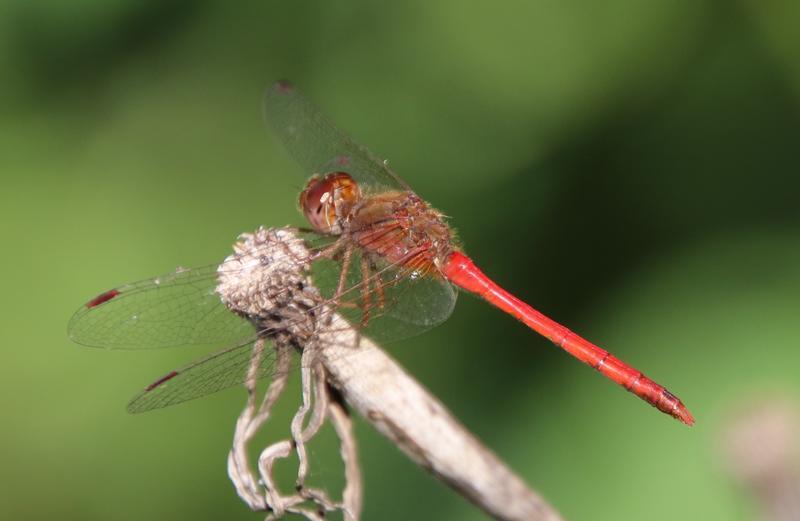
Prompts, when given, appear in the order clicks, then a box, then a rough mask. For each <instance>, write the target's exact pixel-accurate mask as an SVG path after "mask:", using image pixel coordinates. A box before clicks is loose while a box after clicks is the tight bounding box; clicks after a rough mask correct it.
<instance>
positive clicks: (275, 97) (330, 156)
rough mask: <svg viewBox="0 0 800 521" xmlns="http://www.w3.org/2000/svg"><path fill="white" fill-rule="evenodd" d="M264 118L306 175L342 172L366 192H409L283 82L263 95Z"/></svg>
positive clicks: (295, 89) (382, 165)
mask: <svg viewBox="0 0 800 521" xmlns="http://www.w3.org/2000/svg"><path fill="white" fill-rule="evenodd" d="M264 118H265V119H266V121H267V124H268V125H269V126H270V127H271V128H272V129H273V130H274V131H275V133H276V134H277V136H278V138H279V139H280V140H281V142H282V143H283V146H284V147H285V148H286V150H288V151H289V153H290V154H291V155H292V157H293V158H294V159H295V161H297V163H299V164H300V166H302V167H303V168H304V169H305V170H306V173H307V174H309V175H310V174H325V173H328V172H334V171H343V172H347V173H348V174H350V175H351V176H352V177H353V178H354V179H355V180H356V181H357V182H358V183H359V184H360V185H361V188H362V190H366V191H367V192H380V191H386V190H403V191H411V188H410V187H409V186H408V185H407V184H406V183H405V182H404V181H403V180H402V179H400V178H399V177H398V176H397V174H395V173H394V172H393V171H392V170H391V169H390V168H389V167H388V165H387V164H386V163H385V162H384V161H381V160H380V159H378V158H376V157H375V156H373V155H372V153H371V152H370V151H369V150H367V149H366V148H365V147H363V146H361V145H359V144H357V143H356V142H354V141H353V140H352V139H350V137H348V136H347V134H345V133H344V132H343V131H341V130H339V129H338V128H337V127H336V126H335V125H334V124H333V123H331V121H330V120H329V119H328V118H327V117H326V116H325V115H324V114H323V113H322V112H321V111H320V110H319V109H318V108H317V107H316V106H315V105H314V104H313V103H312V102H311V101H309V100H308V99H307V98H306V97H305V96H303V94H301V93H300V92H299V91H298V89H297V88H296V87H295V86H294V85H292V84H291V83H289V82H287V81H279V82H277V83H275V84H274V85H273V86H272V87H271V88H270V89H269V90H268V91H267V93H266V95H265V96H264Z"/></svg>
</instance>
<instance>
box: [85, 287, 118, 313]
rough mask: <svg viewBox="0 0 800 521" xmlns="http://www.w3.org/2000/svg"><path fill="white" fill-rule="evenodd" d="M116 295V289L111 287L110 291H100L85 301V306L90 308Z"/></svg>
mask: <svg viewBox="0 0 800 521" xmlns="http://www.w3.org/2000/svg"><path fill="white" fill-rule="evenodd" d="M117 295H119V291H117V290H115V289H112V290H111V291H106V292H105V293H101V294H100V295H97V296H96V297H95V298H93V299H92V300H90V301H89V302H87V303H86V307H87V308H89V309H91V308H93V307H96V306H99V305H100V304H103V303H104V302H108V301H109V300H111V299H112V298H114V297H116V296H117Z"/></svg>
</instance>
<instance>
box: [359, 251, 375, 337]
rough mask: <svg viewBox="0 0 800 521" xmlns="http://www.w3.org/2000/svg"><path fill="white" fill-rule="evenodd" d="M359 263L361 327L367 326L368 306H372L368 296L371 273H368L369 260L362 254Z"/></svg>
mask: <svg viewBox="0 0 800 521" xmlns="http://www.w3.org/2000/svg"><path fill="white" fill-rule="evenodd" d="M360 264H361V281H362V284H361V306H362V307H361V327H362V328H363V327H367V324H368V323H369V312H370V308H371V307H372V298H371V297H370V293H369V287H370V280H369V279H370V278H371V277H372V274H371V273H370V267H369V261H368V260H367V258H366V257H365V256H364V255H362V256H361V259H360Z"/></svg>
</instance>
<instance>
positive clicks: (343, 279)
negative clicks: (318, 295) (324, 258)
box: [333, 244, 353, 306]
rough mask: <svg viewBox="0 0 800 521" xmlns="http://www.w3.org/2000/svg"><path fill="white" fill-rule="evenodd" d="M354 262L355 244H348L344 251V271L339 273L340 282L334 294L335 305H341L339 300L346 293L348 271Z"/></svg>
mask: <svg viewBox="0 0 800 521" xmlns="http://www.w3.org/2000/svg"><path fill="white" fill-rule="evenodd" d="M352 262H353V246H352V245H350V244H348V245H346V246H345V247H344V251H343V252H342V271H341V273H339V282H338V283H337V284H336V293H334V295H333V302H334V305H335V306H338V305H339V300H340V299H341V297H342V295H343V294H344V287H345V284H347V272H349V271H350V264H351V263H352Z"/></svg>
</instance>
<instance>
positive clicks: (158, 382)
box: [144, 371, 178, 392]
mask: <svg viewBox="0 0 800 521" xmlns="http://www.w3.org/2000/svg"><path fill="white" fill-rule="evenodd" d="M176 376H178V371H172V372H171V373H169V374H166V375H164V376H162V377H161V378H159V379H158V380H156V381H155V382H153V383H151V384H150V385H148V386H147V387H145V389H144V390H145V392H147V391H152V390H153V389H155V388H156V387H158V386H159V385H161V384H163V383H164V382H167V381H169V380H172V379H173V378H175V377H176Z"/></svg>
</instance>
